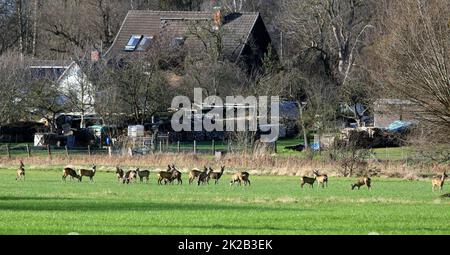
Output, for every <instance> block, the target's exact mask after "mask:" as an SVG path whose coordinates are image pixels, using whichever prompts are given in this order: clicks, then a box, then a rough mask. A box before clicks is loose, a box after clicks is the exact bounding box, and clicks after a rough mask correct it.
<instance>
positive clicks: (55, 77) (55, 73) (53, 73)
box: [29, 60, 75, 82]
mask: <svg viewBox="0 0 450 255" xmlns="http://www.w3.org/2000/svg"><path fill="white" fill-rule="evenodd" d="M74 63H75V62H74V61H72V60H32V61H31V62H30V64H29V67H30V71H31V78H32V79H42V78H47V79H49V80H52V81H55V82H56V81H59V79H60V78H61V77H62V76H63V74H64V73H65V72H66V71H67V70H68V69H69V68H70V67H71V66H72V64H74Z"/></svg>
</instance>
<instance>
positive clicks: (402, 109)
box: [374, 99, 416, 128]
mask: <svg viewBox="0 0 450 255" xmlns="http://www.w3.org/2000/svg"><path fill="white" fill-rule="evenodd" d="M415 108H416V106H415V105H414V103H413V102H411V101H409V100H401V99H379V100H376V101H375V103H374V126H375V127H377V128H387V127H389V125H391V124H392V123H394V122H395V121H416V116H415V114H414V111H415Z"/></svg>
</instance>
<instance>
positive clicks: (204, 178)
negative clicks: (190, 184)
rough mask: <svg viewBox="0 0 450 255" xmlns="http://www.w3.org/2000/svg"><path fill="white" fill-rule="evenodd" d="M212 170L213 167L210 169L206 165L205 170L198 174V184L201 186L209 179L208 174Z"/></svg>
mask: <svg viewBox="0 0 450 255" xmlns="http://www.w3.org/2000/svg"><path fill="white" fill-rule="evenodd" d="M211 171H212V169H211V168H210V169H209V170H208V168H206V167H205V169H204V170H203V172H201V173H200V175H199V176H198V182H197V185H198V186H200V184H205V183H206V182H207V181H208V176H209V174H210V173H211Z"/></svg>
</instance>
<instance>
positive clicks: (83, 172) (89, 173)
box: [78, 164, 97, 182]
mask: <svg viewBox="0 0 450 255" xmlns="http://www.w3.org/2000/svg"><path fill="white" fill-rule="evenodd" d="M96 171H97V166H96V165H94V164H92V170H91V169H80V170H78V175H80V182H81V181H82V179H83V176H86V177H89V179H90V180H91V182H93V181H94V175H95V172H96Z"/></svg>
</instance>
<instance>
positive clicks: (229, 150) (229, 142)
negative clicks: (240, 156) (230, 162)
mask: <svg viewBox="0 0 450 255" xmlns="http://www.w3.org/2000/svg"><path fill="white" fill-rule="evenodd" d="M228 153H231V141H228Z"/></svg>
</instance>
